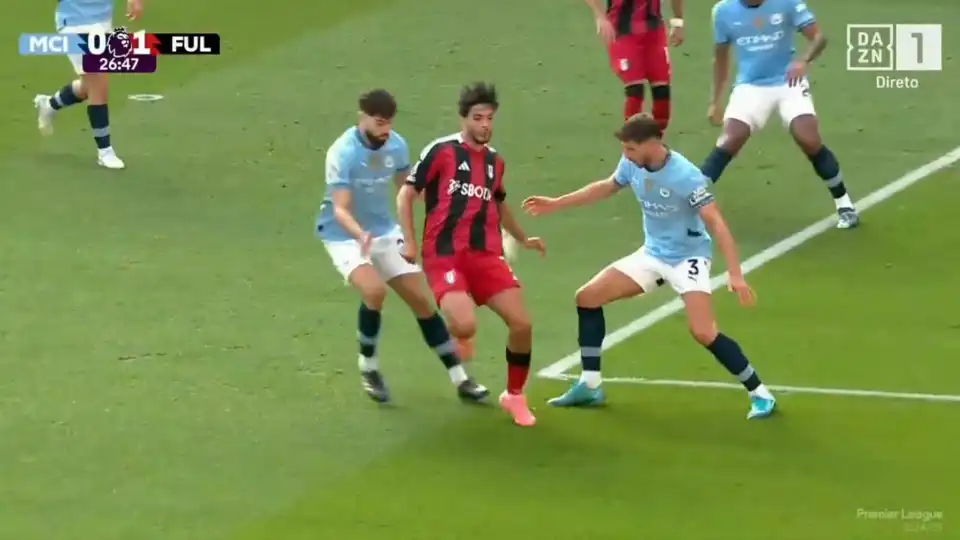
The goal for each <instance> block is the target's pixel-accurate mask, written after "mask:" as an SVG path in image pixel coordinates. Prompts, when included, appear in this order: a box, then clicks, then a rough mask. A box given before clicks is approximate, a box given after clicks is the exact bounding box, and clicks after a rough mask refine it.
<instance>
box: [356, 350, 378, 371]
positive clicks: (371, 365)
mask: <svg viewBox="0 0 960 540" xmlns="http://www.w3.org/2000/svg"><path fill="white" fill-rule="evenodd" d="M358 363H359V364H360V371H379V370H380V360H379V359H378V358H377V357H376V356H373V357H370V358H367V357H366V356H364V355H362V354H361V355H360V357H359V360H358Z"/></svg>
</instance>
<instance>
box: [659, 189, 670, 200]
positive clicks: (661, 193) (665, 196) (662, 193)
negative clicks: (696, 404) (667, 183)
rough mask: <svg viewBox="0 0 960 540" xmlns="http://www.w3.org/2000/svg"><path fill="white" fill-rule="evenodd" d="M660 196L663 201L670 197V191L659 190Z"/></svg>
mask: <svg viewBox="0 0 960 540" xmlns="http://www.w3.org/2000/svg"><path fill="white" fill-rule="evenodd" d="M660 196H661V197H663V198H664V199H666V198H668V197H670V190H669V189H667V188H660Z"/></svg>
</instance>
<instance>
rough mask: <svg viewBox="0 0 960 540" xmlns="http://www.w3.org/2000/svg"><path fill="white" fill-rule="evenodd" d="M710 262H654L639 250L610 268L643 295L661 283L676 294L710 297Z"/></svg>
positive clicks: (703, 259) (693, 260)
mask: <svg viewBox="0 0 960 540" xmlns="http://www.w3.org/2000/svg"><path fill="white" fill-rule="evenodd" d="M710 263H711V261H710V259H707V258H706V257H691V258H689V259H687V260H685V261H683V262H681V263H679V264H676V265H672V266H671V265H670V264H667V263H665V262H663V261H661V260H660V259H655V258H653V257H651V256H650V255H647V252H646V251H644V249H643V248H640V249H638V250H637V251H635V252H633V253H631V254H630V255H627V256H626V257H624V258H622V259H620V260H618V261H616V262H614V263H613V264H611V265H610V268H613V269H614V270H619V271H620V272H623V273H624V274H626V275H627V277H629V278H630V279H632V280H633V281H635V282H636V283H637V285H639V286H640V287H641V288H642V289H643V291H644V292H650V291H653V290H654V289H656V288H658V287H660V286H661V285H663V284H664V283H669V284H670V286H671V287H673V290H674V291H676V292H677V294H680V295H683V294H686V293H690V292H702V293H707V294H710V293H711V292H712V288H711V287H710Z"/></svg>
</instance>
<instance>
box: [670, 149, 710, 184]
mask: <svg viewBox="0 0 960 540" xmlns="http://www.w3.org/2000/svg"><path fill="white" fill-rule="evenodd" d="M670 168H671V171H670V172H671V174H670V178H672V179H674V180H675V181H677V182H690V181H697V182H699V181H700V180H702V179H703V172H702V171H701V170H700V167H698V166H696V165H695V164H694V163H693V162H692V161H690V160H689V159H687V157H686V156H684V155H683V154H681V153H680V152H677V151H676V150H671V151H670Z"/></svg>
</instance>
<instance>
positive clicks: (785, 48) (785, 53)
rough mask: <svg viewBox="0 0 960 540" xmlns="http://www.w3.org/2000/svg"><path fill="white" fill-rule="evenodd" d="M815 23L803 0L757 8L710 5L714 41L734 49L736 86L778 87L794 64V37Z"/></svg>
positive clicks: (732, 2) (738, 0)
mask: <svg viewBox="0 0 960 540" xmlns="http://www.w3.org/2000/svg"><path fill="white" fill-rule="evenodd" d="M815 22H816V18H815V17H814V16H813V12H812V11H810V9H809V8H807V4H806V3H804V1H803V0H765V1H764V2H763V3H762V4H760V5H759V6H757V7H748V6H746V5H744V4H743V2H742V0H720V2H717V3H716V5H714V6H713V39H714V42H715V43H716V44H717V45H726V44H730V45H731V46H732V47H733V50H734V55H735V57H736V60H737V80H736V84H753V85H757V86H779V85H783V84H786V82H787V71H788V70H789V69H790V63H791V62H793V55H794V52H795V49H794V47H793V38H794V34H795V33H796V32H798V31H800V30H803V29H804V28H806V27H807V26H809V25H811V24H813V23H815Z"/></svg>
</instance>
